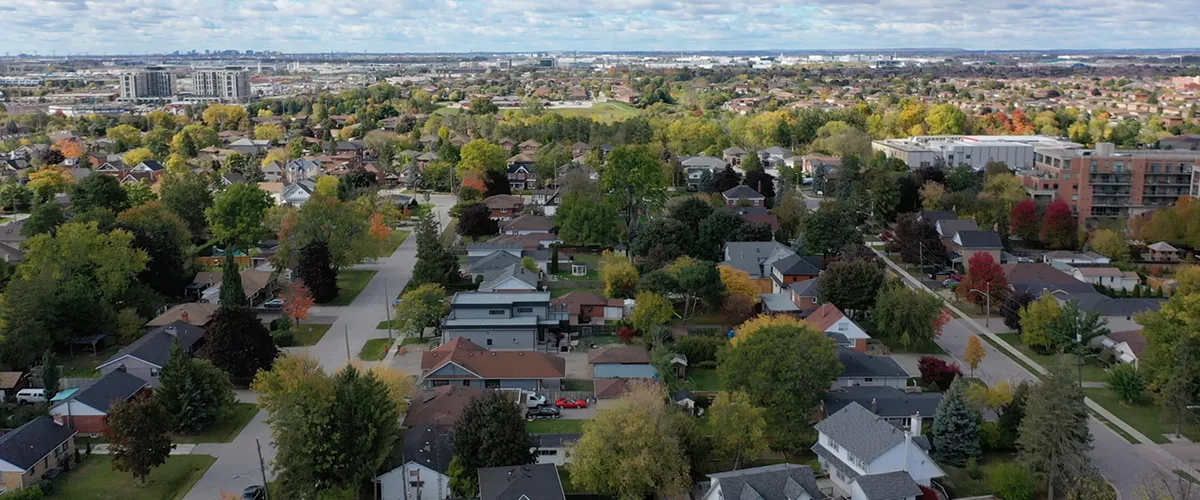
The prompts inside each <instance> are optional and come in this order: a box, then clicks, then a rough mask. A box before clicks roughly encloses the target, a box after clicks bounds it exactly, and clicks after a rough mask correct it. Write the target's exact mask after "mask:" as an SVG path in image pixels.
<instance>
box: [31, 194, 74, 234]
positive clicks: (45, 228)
mask: <svg viewBox="0 0 1200 500" xmlns="http://www.w3.org/2000/svg"><path fill="white" fill-rule="evenodd" d="M66 221H67V217H66V215H64V214H63V210H62V207H61V206H59V204H57V203H42V204H40V205H38V206H37V207H34V209H33V212H32V213H30V214H29V218H28V219H25V224H24V225H23V226H21V236H24V237H26V238H32V237H34V236H37V235H39V234H48V235H51V236H53V235H54V233H55V231H57V230H58V226H61V225H62V224H63V223H64V222H66Z"/></svg>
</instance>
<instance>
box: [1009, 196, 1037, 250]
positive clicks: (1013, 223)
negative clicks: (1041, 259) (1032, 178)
mask: <svg viewBox="0 0 1200 500" xmlns="http://www.w3.org/2000/svg"><path fill="white" fill-rule="evenodd" d="M1037 211H1038V209H1037V204H1036V203H1034V202H1033V200H1021V201H1020V202H1018V203H1017V204H1016V205H1013V207H1012V210H1010V211H1009V212H1008V230H1009V231H1010V232H1012V234H1013V235H1014V236H1016V237H1018V238H1021V239H1022V240H1025V241H1030V242H1032V241H1036V240H1037V239H1038V231H1039V228H1040V221H1039V220H1038V213H1037Z"/></svg>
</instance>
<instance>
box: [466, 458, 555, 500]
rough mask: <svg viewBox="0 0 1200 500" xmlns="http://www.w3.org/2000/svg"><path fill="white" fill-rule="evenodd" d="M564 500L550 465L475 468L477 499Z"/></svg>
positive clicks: (553, 467) (553, 468) (553, 469)
mask: <svg viewBox="0 0 1200 500" xmlns="http://www.w3.org/2000/svg"><path fill="white" fill-rule="evenodd" d="M522 498H525V499H527V500H566V498H567V497H566V495H565V494H564V493H563V489H562V482H561V481H560V480H559V479H558V468H556V467H555V466H554V464H532V465H514V466H509V467H487V468H483V469H479V499H480V500H521V499H522Z"/></svg>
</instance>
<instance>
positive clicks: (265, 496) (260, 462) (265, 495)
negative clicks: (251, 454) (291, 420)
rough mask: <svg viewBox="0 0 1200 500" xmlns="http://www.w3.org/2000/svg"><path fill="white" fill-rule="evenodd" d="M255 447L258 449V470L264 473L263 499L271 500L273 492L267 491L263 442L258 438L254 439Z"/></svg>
mask: <svg viewBox="0 0 1200 500" xmlns="http://www.w3.org/2000/svg"><path fill="white" fill-rule="evenodd" d="M254 447H255V448H257V449H258V471H259V472H261V473H262V480H263V500H270V495H271V494H270V493H268V492H267V466H266V464H265V463H264V462H263V457H262V443H261V442H259V440H258V439H257V438H256V439H255V440H254Z"/></svg>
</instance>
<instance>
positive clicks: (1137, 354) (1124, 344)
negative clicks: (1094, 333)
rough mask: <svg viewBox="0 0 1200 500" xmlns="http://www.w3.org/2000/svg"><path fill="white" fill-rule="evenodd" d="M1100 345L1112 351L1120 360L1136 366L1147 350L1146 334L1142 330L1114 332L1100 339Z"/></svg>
mask: <svg viewBox="0 0 1200 500" xmlns="http://www.w3.org/2000/svg"><path fill="white" fill-rule="evenodd" d="M1100 345H1102V346H1104V347H1105V348H1106V349H1108V350H1110V351H1112V354H1113V357H1114V358H1116V359H1117V360H1118V361H1120V362H1122V363H1127V364H1131V365H1133V366H1135V367H1136V366H1138V362H1139V361H1140V360H1141V358H1142V353H1143V352H1145V351H1146V336H1145V335H1143V334H1142V332H1141V331H1140V330H1134V331H1126V332H1112V333H1109V334H1108V335H1105V336H1104V337H1103V338H1101V339H1100Z"/></svg>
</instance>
